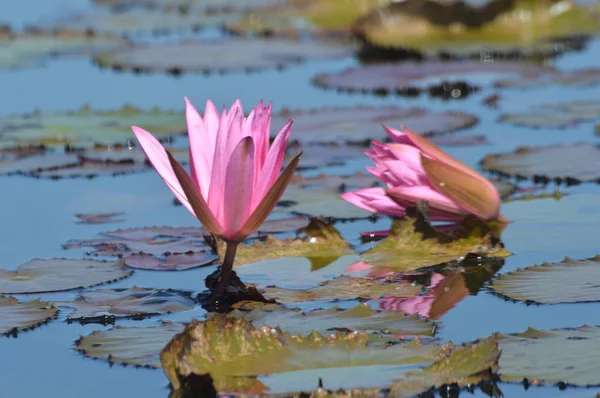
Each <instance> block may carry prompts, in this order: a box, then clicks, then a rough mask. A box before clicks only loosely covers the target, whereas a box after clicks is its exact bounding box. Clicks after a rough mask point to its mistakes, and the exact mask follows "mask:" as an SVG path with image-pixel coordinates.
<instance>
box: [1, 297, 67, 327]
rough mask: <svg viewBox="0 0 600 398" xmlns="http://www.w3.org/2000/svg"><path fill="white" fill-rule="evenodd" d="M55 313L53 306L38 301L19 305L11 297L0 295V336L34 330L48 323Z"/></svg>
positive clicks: (56, 311) (56, 310)
mask: <svg viewBox="0 0 600 398" xmlns="http://www.w3.org/2000/svg"><path fill="white" fill-rule="evenodd" d="M57 313H58V309H56V307H54V305H52V304H51V303H47V302H44V301H40V299H36V300H31V301H27V302H24V303H20V302H18V301H17V299H15V298H13V297H4V296H2V295H0V335H1V334H9V333H12V334H15V333H16V332H18V331H20V330H27V329H31V328H34V327H35V326H37V325H40V324H42V323H45V322H48V320H50V319H52V318H54V317H55V316H56V314H57Z"/></svg>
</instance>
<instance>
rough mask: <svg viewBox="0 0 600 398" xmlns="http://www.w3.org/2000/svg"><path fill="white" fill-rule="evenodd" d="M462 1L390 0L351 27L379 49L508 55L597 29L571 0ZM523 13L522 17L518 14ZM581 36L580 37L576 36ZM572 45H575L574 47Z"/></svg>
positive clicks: (549, 48) (554, 49)
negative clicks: (558, 3) (556, 0)
mask: <svg viewBox="0 0 600 398" xmlns="http://www.w3.org/2000/svg"><path fill="white" fill-rule="evenodd" d="M561 4H562V5H563V8H561V9H560V10H558V9H557V8H556V7H554V5H555V3H553V2H550V3H543V2H532V1H521V2H510V1H490V2H485V4H482V2H477V3H476V5H475V7H473V6H471V5H468V4H466V3H464V2H458V1H457V2H437V1H428V0H407V1H405V2H393V3H391V4H390V5H388V6H385V7H383V8H381V9H378V10H375V11H373V12H372V13H371V14H370V15H368V16H366V17H364V18H363V19H362V20H360V21H358V22H357V24H356V26H355V31H356V32H357V33H358V34H359V35H360V37H361V38H363V40H365V41H366V42H367V43H368V45H369V46H371V51H373V50H372V48H375V49H381V50H382V51H387V52H388V53H389V52H390V51H391V50H396V51H397V52H398V53H399V54H401V52H400V51H403V52H410V51H416V52H419V53H421V54H426V55H442V54H444V55H446V54H450V55H455V56H463V57H464V56H470V55H475V56H482V57H484V58H485V57H486V56H487V57H489V58H491V59H494V57H498V56H499V55H500V56H501V55H506V56H510V57H514V56H515V54H518V55H521V56H522V57H532V56H554V55H557V54H559V53H561V52H564V51H565V50H566V49H568V48H565V42H564V41H563V42H562V44H563V45H562V46H556V44H557V43H553V42H552V41H551V40H552V39H556V38H564V37H569V38H579V37H581V36H582V35H585V34H593V33H595V32H598V30H600V23H598V21H597V18H596V17H595V15H593V13H590V12H589V11H588V10H587V9H586V8H585V7H582V6H579V5H577V4H575V2H572V1H565V2H564V3H561ZM523 15H527V17H523ZM580 41H581V40H580ZM575 47H577V46H575Z"/></svg>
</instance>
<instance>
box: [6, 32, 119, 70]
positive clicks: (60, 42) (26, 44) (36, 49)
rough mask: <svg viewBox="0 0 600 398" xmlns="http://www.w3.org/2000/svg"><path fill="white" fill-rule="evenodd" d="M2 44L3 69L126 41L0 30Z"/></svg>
mask: <svg viewBox="0 0 600 398" xmlns="http://www.w3.org/2000/svg"><path fill="white" fill-rule="evenodd" d="M0 44H2V51H1V52H0V70H1V69H17V68H22V67H27V66H34V65H36V64H40V63H42V62H43V61H46V60H48V59H49V58H51V57H55V56H74V55H85V54H89V53H94V52H98V51H106V50H113V49H115V48H119V47H122V46H123V45H124V44H126V43H125V42H124V41H122V40H121V39H118V38H116V37H114V36H110V35H88V34H86V33H81V32H69V31H58V32H53V31H44V30H33V29H32V30H29V31H26V32H24V33H20V34H15V33H12V32H10V31H1V32H0Z"/></svg>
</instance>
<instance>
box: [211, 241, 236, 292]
mask: <svg viewBox="0 0 600 398" xmlns="http://www.w3.org/2000/svg"><path fill="white" fill-rule="evenodd" d="M238 244H239V242H227V248H226V249H225V259H223V264H222V265H221V279H220V281H219V286H218V287H217V294H216V296H217V297H223V295H224V294H225V289H226V288H227V285H229V280H230V279H231V273H232V271H233V260H235V252H236V251H237V247H238Z"/></svg>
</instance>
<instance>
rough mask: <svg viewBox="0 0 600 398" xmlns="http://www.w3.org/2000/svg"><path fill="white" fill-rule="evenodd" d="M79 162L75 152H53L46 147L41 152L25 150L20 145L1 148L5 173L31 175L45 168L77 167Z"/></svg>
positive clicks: (0, 160)
mask: <svg viewBox="0 0 600 398" xmlns="http://www.w3.org/2000/svg"><path fill="white" fill-rule="evenodd" d="M0 137H1V136H0ZM0 140H1V138H0ZM0 145H1V144H0ZM79 163H80V160H79V157H78V156H77V155H76V154H74V153H52V152H47V151H46V150H45V149H44V150H43V151H39V152H37V151H36V152H27V151H25V152H23V150H22V148H18V147H17V148H5V149H0V174H4V175H12V174H22V175H29V176H31V175H34V174H37V173H40V172H41V171H43V170H55V169H60V168H64V167H76V166H77V165H78V164H79Z"/></svg>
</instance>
